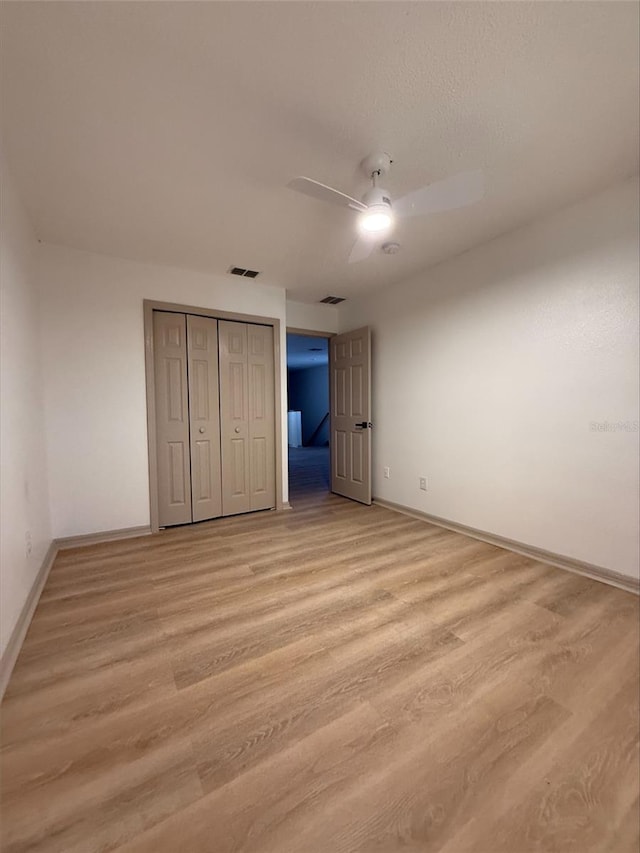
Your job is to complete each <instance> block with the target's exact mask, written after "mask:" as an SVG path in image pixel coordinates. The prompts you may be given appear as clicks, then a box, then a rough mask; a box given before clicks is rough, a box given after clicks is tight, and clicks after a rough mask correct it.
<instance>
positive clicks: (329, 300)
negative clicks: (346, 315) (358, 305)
mask: <svg viewBox="0 0 640 853" xmlns="http://www.w3.org/2000/svg"><path fill="white" fill-rule="evenodd" d="M344 300H345V297H344V296H325V298H324V299H321V300H320V302H324V303H325V304H326V305H339V304H340V303H341V302H344Z"/></svg>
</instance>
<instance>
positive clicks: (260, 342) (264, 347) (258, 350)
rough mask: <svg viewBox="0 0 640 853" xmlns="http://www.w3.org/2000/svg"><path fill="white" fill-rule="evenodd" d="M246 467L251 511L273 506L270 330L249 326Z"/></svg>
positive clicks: (274, 494)
mask: <svg viewBox="0 0 640 853" xmlns="http://www.w3.org/2000/svg"><path fill="white" fill-rule="evenodd" d="M247 334H248V365H249V371H248V377H249V384H248V393H249V406H248V415H249V464H250V491H251V509H270V508H271V507H274V506H275V503H276V486H275V480H276V471H275V435H274V433H275V417H274V416H275V412H274V402H273V400H274V388H273V384H274V368H273V328H272V327H271V326H258V325H249V326H248V327H247Z"/></svg>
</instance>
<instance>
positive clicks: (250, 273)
mask: <svg viewBox="0 0 640 853" xmlns="http://www.w3.org/2000/svg"><path fill="white" fill-rule="evenodd" d="M228 272H230V273H231V275H242V276H244V277H245V278H257V277H258V276H259V275H260V273H259V272H258V271H257V270H245V269H244V268H243V267H229V270H228Z"/></svg>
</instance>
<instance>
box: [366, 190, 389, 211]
mask: <svg viewBox="0 0 640 853" xmlns="http://www.w3.org/2000/svg"><path fill="white" fill-rule="evenodd" d="M362 201H363V202H364V204H366V205H367V208H368V209H369V210H371V208H373V209H374V210H376V209H379V210H385V211H386V212H387V213H391V198H390V196H389V193H388V192H387V190H383V189H382V188H381V187H371V189H369V190H367V191H366V193H365V194H364V195H363V196H362Z"/></svg>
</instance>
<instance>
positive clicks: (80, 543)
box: [56, 524, 151, 551]
mask: <svg viewBox="0 0 640 853" xmlns="http://www.w3.org/2000/svg"><path fill="white" fill-rule="evenodd" d="M150 535H151V527H150V526H149V525H148V524H143V525H141V526H140V527H123V528H121V529H120V530H101V531H100V532H99V533H84V534H82V535H81V536H64V537H62V538H61V539H56V545H57V546H58V550H59V551H65V550H66V549H67V548H82V547H84V546H85V545H99V544H100V543H101V542H116V541H117V540H118V539H135V538H136V537H138V536H150Z"/></svg>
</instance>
